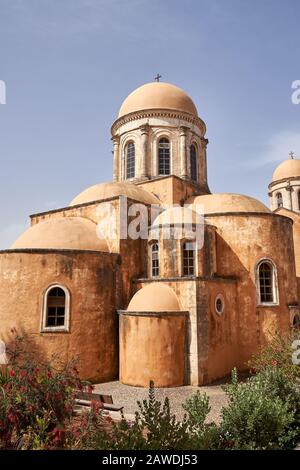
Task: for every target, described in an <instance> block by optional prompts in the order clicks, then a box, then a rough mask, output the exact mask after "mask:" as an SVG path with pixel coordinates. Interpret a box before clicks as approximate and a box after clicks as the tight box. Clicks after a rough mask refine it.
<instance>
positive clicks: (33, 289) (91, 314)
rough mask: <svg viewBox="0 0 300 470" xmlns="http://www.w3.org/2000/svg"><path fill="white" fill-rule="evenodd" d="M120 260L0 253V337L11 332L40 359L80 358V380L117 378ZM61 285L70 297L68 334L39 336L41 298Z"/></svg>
mask: <svg viewBox="0 0 300 470" xmlns="http://www.w3.org/2000/svg"><path fill="white" fill-rule="evenodd" d="M117 271H118V256H116V255H113V254H108V253H100V252H99V253H97V252H75V251H74V252H72V251H56V252H53V251H51V250H50V251H46V250H38V251H37V250H36V251H35V250H33V251H32V252H1V253H0V279H1V282H0V319H1V321H0V337H1V339H3V340H4V341H5V342H9V341H11V340H12V338H13V335H12V333H11V329H12V328H16V330H17V332H18V334H19V335H21V336H24V337H26V342H27V341H28V344H29V345H30V346H31V347H32V348H34V349H35V350H36V351H37V353H39V354H40V356H41V357H42V358H44V359H47V360H49V359H51V356H52V354H56V355H57V356H58V358H59V360H61V361H69V360H71V359H73V358H74V357H78V358H79V364H78V366H79V371H80V374H81V376H82V377H83V378H86V379H91V380H93V381H98V382H103V381H108V380H112V379H115V378H117V377H118V319H117V314H116V311H115V303H116V295H117V292H118V286H117V280H116V275H117ZM54 283H59V284H62V285H63V286H65V287H67V288H68V289H69V291H70V294H71V311H70V331H69V332H57V333H50V332H46V333H41V311H42V303H43V293H44V291H45V290H46V289H47V288H48V287H49V285H51V284H54Z"/></svg>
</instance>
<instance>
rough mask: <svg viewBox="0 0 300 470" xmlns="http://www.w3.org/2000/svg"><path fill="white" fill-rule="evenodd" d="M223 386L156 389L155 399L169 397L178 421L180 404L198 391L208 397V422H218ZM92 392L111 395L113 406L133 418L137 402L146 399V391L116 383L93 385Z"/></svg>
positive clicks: (161, 399)
mask: <svg viewBox="0 0 300 470" xmlns="http://www.w3.org/2000/svg"><path fill="white" fill-rule="evenodd" d="M223 384H224V382H222V383H216V384H213V385H207V386H202V387H194V386H191V385H187V386H185V387H176V388H157V389H156V397H157V399H158V400H160V401H163V400H164V398H165V397H169V400H170V407H171V411H172V412H173V413H174V414H175V415H176V417H177V418H178V419H180V418H181V417H182V416H183V413H184V411H183V409H182V406H181V405H182V403H183V402H184V401H185V400H186V399H187V398H188V397H190V396H191V395H193V394H194V393H196V392H197V390H199V391H200V392H201V393H206V394H207V395H208V396H209V397H210V406H211V411H210V413H209V416H208V420H209V421H215V422H218V421H219V417H220V410H221V408H222V407H223V406H224V405H225V404H226V396H225V393H224V391H223V390H222V385H223ZM94 391H95V392H97V393H103V394H106V395H112V397H113V402H114V404H116V405H121V406H124V413H125V415H126V416H128V417H131V416H133V415H134V412H135V411H136V410H137V404H136V402H137V400H143V399H145V398H147V397H148V390H147V389H145V388H140V387H131V386H128V385H123V384H121V383H120V382H118V381H114V382H107V383H103V384H98V385H95V390H94Z"/></svg>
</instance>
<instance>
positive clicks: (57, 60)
mask: <svg viewBox="0 0 300 470" xmlns="http://www.w3.org/2000/svg"><path fill="white" fill-rule="evenodd" d="M299 24H300V2H299V0H285V1H282V0H251V1H249V0H0V80H3V81H5V83H6V87H7V104H6V105H0V163H1V166H0V201H1V219H0V248H5V247H7V246H9V244H10V243H11V242H12V241H13V240H14V239H15V238H16V237H17V236H18V234H19V233H20V231H22V230H23V229H24V227H25V226H26V224H28V215H29V214H31V213H34V212H41V211H45V210H49V209H52V208H57V207H61V206H66V205H68V203H69V202H70V200H71V199H72V198H73V197H74V196H75V195H76V194H78V193H79V192H81V191H82V190H83V189H85V188H86V187H88V186H90V185H92V184H95V183H97V182H103V181H109V180H111V178H112V155H111V150H112V143H111V141H110V126H111V124H112V122H113V121H114V119H115V118H116V115H117V112H118V109H119V107H120V105H121V103H122V100H123V99H124V98H125V97H126V96H127V95H128V94H129V93H130V92H131V91H132V90H133V89H135V88H136V87H138V86H140V85H142V84H144V83H146V82H149V81H153V79H154V77H155V75H156V74H157V73H158V72H159V73H160V74H161V75H162V76H163V81H167V82H171V83H174V84H176V85H178V86H180V87H181V88H183V89H185V90H186V91H187V92H188V94H189V95H190V96H191V97H192V98H193V100H194V102H195V104H196V106H197V108H198V111H199V114H200V116H201V117H202V118H203V119H204V120H205V122H206V124H207V137H208V138H209V141H210V143H209V146H208V172H209V183H210V187H211V190H212V191H213V192H238V193H243V194H248V195H251V196H254V197H257V198H259V199H261V200H262V201H263V202H265V203H267V185H268V183H269V182H270V179H271V176H272V172H273V170H274V168H275V167H276V164H277V163H278V162H279V161H280V160H283V159H285V158H287V156H288V153H289V151H290V150H293V151H295V152H296V154H298V156H300V105H295V104H292V101H291V94H292V90H291V84H292V82H293V81H294V80H299V79H300V66H299V51H300V43H299Z"/></svg>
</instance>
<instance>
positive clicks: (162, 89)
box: [118, 82, 198, 118]
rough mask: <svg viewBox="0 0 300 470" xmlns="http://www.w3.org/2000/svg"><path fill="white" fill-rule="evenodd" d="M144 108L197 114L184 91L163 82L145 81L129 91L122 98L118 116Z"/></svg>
mask: <svg viewBox="0 0 300 470" xmlns="http://www.w3.org/2000/svg"><path fill="white" fill-rule="evenodd" d="M146 109H172V110H176V111H184V112H186V113H189V114H193V115H195V116H198V112H197V108H196V106H195V105H194V103H193V101H192V100H191V98H190V97H189V96H188V95H187V94H186V92H185V91H183V90H182V89H181V88H178V87H177V86H175V85H171V84H170V83H164V82H153V83H146V85H143V86H141V87H139V88H137V89H136V90H134V91H133V92H132V93H130V95H128V96H127V98H126V99H125V100H124V102H123V104H122V106H121V108H120V111H119V116H118V117H119V118H120V117H122V116H125V115H126V114H129V113H134V112H136V111H143V110H146Z"/></svg>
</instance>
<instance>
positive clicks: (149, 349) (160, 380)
mask: <svg viewBox="0 0 300 470" xmlns="http://www.w3.org/2000/svg"><path fill="white" fill-rule="evenodd" d="M185 334H186V331H185V314H184V313H179V312H176V313H172V312H165V313H159V314H153V313H149V314H147V315H146V314H145V315H139V314H137V315H128V314H127V312H126V314H120V380H121V382H122V383H124V384H128V385H133V386H138V387H148V386H149V382H150V380H153V381H154V384H155V386H156V387H177V386H181V385H184V383H185V346H186V344H185Z"/></svg>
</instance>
